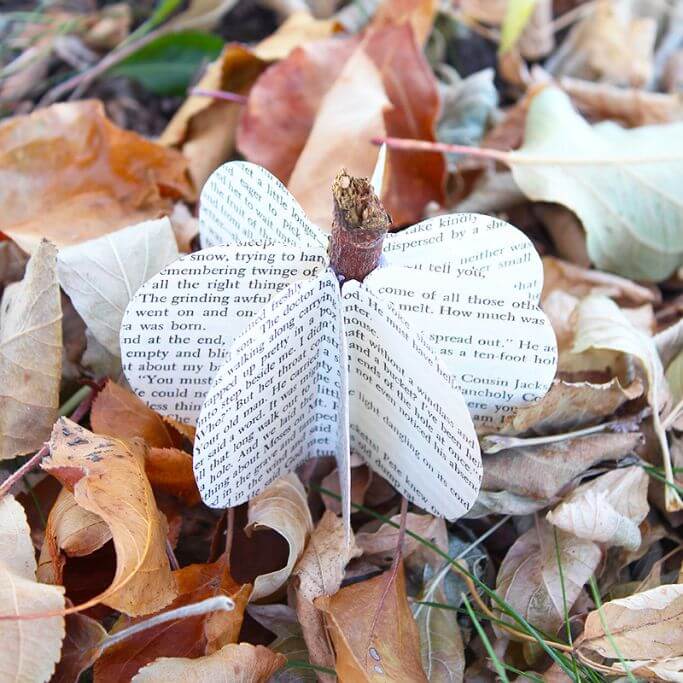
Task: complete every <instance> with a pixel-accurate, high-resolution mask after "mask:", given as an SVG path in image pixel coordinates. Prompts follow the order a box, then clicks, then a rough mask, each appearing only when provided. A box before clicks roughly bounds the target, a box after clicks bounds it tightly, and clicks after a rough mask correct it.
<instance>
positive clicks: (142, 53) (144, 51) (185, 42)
mask: <svg viewBox="0 0 683 683" xmlns="http://www.w3.org/2000/svg"><path fill="white" fill-rule="evenodd" d="M222 48H223V41H222V39H221V38H219V37H218V36H215V35H213V34H211V33H202V32H201V31H183V32H180V33H170V34H168V35H165V36H161V37H160V38H157V39H156V40H154V41H152V42H151V43H149V44H148V45H145V46H144V47H142V48H140V49H139V50H138V51H137V52H135V53H133V54H132V55H131V56H130V57H128V58H127V59H125V60H123V61H122V62H121V63H120V64H118V65H117V66H116V67H114V68H113V69H112V70H111V71H110V72H109V73H110V74H112V75H116V76H127V77H128V78H132V79H135V80H136V81H139V82H140V83H141V84H142V85H143V86H144V87H145V88H147V90H150V91H151V92H153V93H155V94H157V95H182V94H184V93H185V91H186V90H187V87H188V85H189V84H190V82H191V81H192V78H193V77H194V75H195V74H196V73H197V71H198V70H199V68H200V67H201V65H202V64H203V63H205V62H209V61H212V60H214V59H215V58H216V57H217V56H218V55H219V53H220V51H221V49H222Z"/></svg>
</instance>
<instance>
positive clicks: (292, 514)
mask: <svg viewBox="0 0 683 683" xmlns="http://www.w3.org/2000/svg"><path fill="white" fill-rule="evenodd" d="M263 527H265V528H268V529H273V530H274V531H277V533H279V534H280V535H281V536H282V537H283V538H284V539H285V540H286V541H287V543H288V544H289V557H288V560H287V564H286V565H285V566H284V567H283V568H282V569H278V570H277V571H275V572H271V573H269V574H263V575H261V576H259V577H257V578H256V580H255V581H254V591H253V593H252V594H251V599H252V600H259V599H260V598H264V597H266V596H268V595H272V594H273V593H274V592H275V591H277V590H278V589H279V588H281V587H282V586H283V585H284V584H285V582H286V581H287V579H288V578H289V576H290V575H291V573H292V570H293V569H294V565H295V564H296V562H297V560H298V559H299V558H300V557H301V555H302V553H303V552H304V547H305V546H306V540H307V539H308V536H309V534H310V533H311V531H312V530H313V520H312V519H311V513H310V510H309V509H308V502H307V500H306V492H305V491H304V487H303V486H302V485H301V482H300V481H299V478H298V477H297V476H296V475H295V474H288V475H286V476H284V477H280V479H278V480H277V481H275V482H274V483H272V484H271V485H270V486H269V487H268V488H267V489H265V491H263V492H262V493H260V494H259V495H258V496H255V497H254V498H252V499H251V500H250V501H249V524H248V525H247V533H253V532H257V531H258V530H259V528H263Z"/></svg>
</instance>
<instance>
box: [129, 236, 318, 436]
mask: <svg viewBox="0 0 683 683" xmlns="http://www.w3.org/2000/svg"><path fill="white" fill-rule="evenodd" d="M324 268H325V258H324V256H322V255H321V254H320V253H319V252H318V250H310V249H296V248H293V247H283V246H281V245H278V246H270V247H264V246H259V245H243V246H225V247H213V248H211V249H204V250H202V251H197V252H194V253H192V254H188V255H187V256H184V257H182V258H180V259H178V260H177V261H174V262H173V263H172V264H170V265H169V266H167V267H166V268H164V269H163V270H162V271H161V272H159V273H158V274H157V275H155V276H154V277H153V278H152V279H151V280H148V281H147V282H146V283H145V284H144V285H143V286H142V287H140V289H138V291H137V292H136V293H135V296H134V297H133V299H132V300H131V301H130V303H129V304H128V306H127V308H126V312H125V314H124V317H123V322H122V324H121V334H120V340H121V361H122V365H123V370H124V372H125V375H126V378H127V379H128V382H129V383H130V385H131V387H132V389H133V391H135V393H136V394H137V395H138V396H139V397H140V398H141V399H142V400H143V401H145V403H147V404H148V405H149V406H150V407H151V408H153V409H154V410H156V411H157V412H159V413H161V414H163V415H169V416H171V417H173V418H175V419H176V420H179V421H181V422H184V423H187V424H194V423H195V422H196V420H197V417H198V415H199V410H200V408H201V406H202V402H203V401H204V397H205V396H206V393H207V392H208V390H209V387H210V385H211V380H212V379H213V377H214V376H215V374H216V373H217V372H218V370H219V368H220V366H221V365H222V363H223V361H224V359H225V358H226V357H227V355H228V351H229V348H230V345H231V343H232V341H233V340H234V339H235V337H237V335H238V334H240V333H241V332H242V331H243V330H244V329H245V328H246V326H247V325H248V324H249V323H250V322H251V321H252V320H253V319H254V318H255V316H256V315H257V314H258V312H259V311H260V310H261V309H262V308H263V307H264V306H265V305H266V304H268V303H269V302H270V300H271V299H272V298H273V297H274V296H275V295H276V294H278V293H279V292H280V291H282V290H283V289H284V288H285V287H286V286H287V285H289V284H290V283H292V282H293V281H296V280H301V279H309V278H312V277H315V276H316V275H317V274H318V273H319V272H320V271H321V270H323V269H324Z"/></svg>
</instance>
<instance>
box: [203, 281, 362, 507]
mask: <svg viewBox="0 0 683 683" xmlns="http://www.w3.org/2000/svg"><path fill="white" fill-rule="evenodd" d="M342 354H343V342H342V327H341V300H340V295H339V284H338V282H337V279H336V277H335V275H334V274H333V273H332V272H331V271H326V272H324V273H323V274H321V275H320V277H318V278H317V279H315V280H308V281H306V282H297V283H295V284H293V285H291V286H290V287H288V288H287V289H286V290H285V291H284V292H283V293H282V294H281V295H280V296H279V297H277V298H276V299H274V300H273V301H272V302H271V303H270V304H269V305H268V306H267V307H266V308H265V309H264V310H263V311H261V313H260V315H259V316H258V317H257V318H256V319H255V320H254V321H253V322H252V323H251V324H250V325H249V327H248V328H247V329H246V330H245V331H244V333H243V334H242V335H240V337H238V339H236V340H235V343H234V345H233V347H232V348H231V350H230V354H229V356H228V358H227V360H226V361H225V363H224V364H223V366H222V367H221V369H220V372H219V373H218V375H217V376H216V378H215V381H214V384H213V386H212V388H211V390H210V392H209V394H208V396H207V398H206V401H205V402H204V407H203V408H202V411H201V415H200V418H199V421H198V424H197V437H196V441H195V449H194V471H195V477H196V479H197V484H198V486H199V490H200V492H201V495H202V499H203V500H204V502H205V503H206V504H207V505H210V506H211V507H221V508H226V507H232V506H234V505H239V504H240V503H244V502H246V501H247V500H249V499H251V498H252V497H253V496H255V495H256V494H258V493H259V492H260V491H262V490H263V489H264V488H265V487H266V486H268V484H270V483H272V482H273V481H274V480H275V479H277V478H278V477H280V476H282V475H284V474H286V473H287V472H291V471H293V470H294V469H296V467H297V466H299V465H300V464H301V463H303V462H304V461H306V460H308V459H309V458H313V457H317V456H324V455H334V456H336V457H337V463H338V468H339V472H340V477H341V478H342V491H346V492H347V491H348V487H349V481H350V475H349V454H348V448H347V447H346V448H345V441H347V437H346V435H345V430H343V429H340V426H341V421H342V420H344V419H345V415H346V407H345V403H346V401H347V394H346V377H345V371H344V367H345V360H346V359H345V358H344V357H343V355H342ZM349 500H350V497H349V495H348V493H346V494H345V495H344V502H345V507H346V517H347V519H348V504H349V503H348V502H349Z"/></svg>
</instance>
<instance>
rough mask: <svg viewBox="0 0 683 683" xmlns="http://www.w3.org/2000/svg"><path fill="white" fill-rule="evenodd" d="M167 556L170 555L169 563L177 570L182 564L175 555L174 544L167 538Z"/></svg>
mask: <svg viewBox="0 0 683 683" xmlns="http://www.w3.org/2000/svg"><path fill="white" fill-rule="evenodd" d="M166 556H167V557H168V563H169V564H170V565H171V569H172V570H173V571H175V570H176V569H180V565H179V564H178V558H177V557H176V556H175V553H174V552H173V546H172V545H171V541H169V540H168V538H167V539H166Z"/></svg>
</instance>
